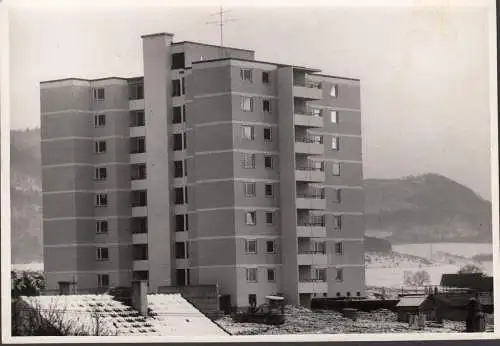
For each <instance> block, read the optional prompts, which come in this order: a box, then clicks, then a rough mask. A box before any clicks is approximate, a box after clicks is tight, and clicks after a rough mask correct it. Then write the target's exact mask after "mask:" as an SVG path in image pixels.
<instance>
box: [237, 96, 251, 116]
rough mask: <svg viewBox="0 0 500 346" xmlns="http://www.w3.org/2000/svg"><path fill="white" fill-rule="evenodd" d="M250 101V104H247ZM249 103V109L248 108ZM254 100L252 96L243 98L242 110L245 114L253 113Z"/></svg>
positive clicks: (241, 102)
mask: <svg viewBox="0 0 500 346" xmlns="http://www.w3.org/2000/svg"><path fill="white" fill-rule="evenodd" d="M246 101H248V102H246ZM247 103H248V107H247ZM253 106H254V98H253V97H251V96H241V101H240V108H241V110H242V111H243V112H253V108H254V107H253Z"/></svg>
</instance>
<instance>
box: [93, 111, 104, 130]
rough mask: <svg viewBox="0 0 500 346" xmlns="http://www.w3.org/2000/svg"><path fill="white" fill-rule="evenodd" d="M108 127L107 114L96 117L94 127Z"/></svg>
mask: <svg viewBox="0 0 500 346" xmlns="http://www.w3.org/2000/svg"><path fill="white" fill-rule="evenodd" d="M105 125H106V114H96V115H94V127H104V126H105Z"/></svg>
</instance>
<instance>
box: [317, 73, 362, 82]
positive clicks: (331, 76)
mask: <svg viewBox="0 0 500 346" xmlns="http://www.w3.org/2000/svg"><path fill="white" fill-rule="evenodd" d="M314 75H315V76H320V77H330V78H337V79H347V80H355V81H358V82H359V81H360V79H359V78H350V77H340V76H334V75H331V74H324V73H315V74H314Z"/></svg>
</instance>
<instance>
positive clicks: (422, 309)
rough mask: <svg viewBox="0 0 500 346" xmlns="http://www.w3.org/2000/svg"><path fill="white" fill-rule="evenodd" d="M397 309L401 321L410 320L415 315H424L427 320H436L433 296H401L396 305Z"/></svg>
mask: <svg viewBox="0 0 500 346" xmlns="http://www.w3.org/2000/svg"><path fill="white" fill-rule="evenodd" d="M396 311H397V314H398V321H399V322H410V320H411V319H412V317H414V316H424V317H425V320H426V321H435V320H436V306H435V303H434V299H433V297H432V296H426V295H414V296H404V297H401V299H400V300H399V302H398V303H397V305H396Z"/></svg>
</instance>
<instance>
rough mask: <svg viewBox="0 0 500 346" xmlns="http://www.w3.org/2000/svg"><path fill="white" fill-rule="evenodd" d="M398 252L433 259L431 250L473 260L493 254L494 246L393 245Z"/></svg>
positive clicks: (465, 244) (459, 244)
mask: <svg viewBox="0 0 500 346" xmlns="http://www.w3.org/2000/svg"><path fill="white" fill-rule="evenodd" d="M392 249H393V250H394V251H396V252H401V253H407V254H410V255H415V256H420V257H425V258H427V259H431V249H432V252H433V253H436V252H439V251H442V252H447V253H450V254H453V255H458V256H464V257H468V258H472V257H473V256H475V255H479V254H491V253H493V245H492V244H485V243H438V244H401V245H393V246H392Z"/></svg>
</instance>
